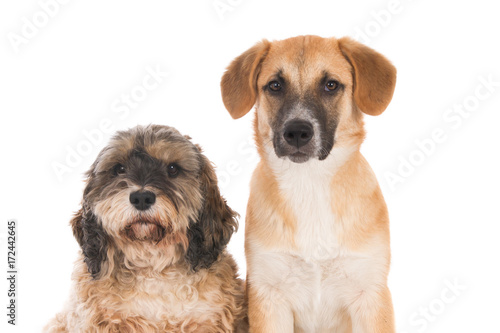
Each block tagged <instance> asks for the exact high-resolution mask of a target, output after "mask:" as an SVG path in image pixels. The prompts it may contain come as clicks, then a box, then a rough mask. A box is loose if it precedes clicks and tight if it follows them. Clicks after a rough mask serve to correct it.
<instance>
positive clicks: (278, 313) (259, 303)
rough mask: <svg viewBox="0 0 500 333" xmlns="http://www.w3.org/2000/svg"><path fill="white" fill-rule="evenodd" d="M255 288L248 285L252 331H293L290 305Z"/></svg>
mask: <svg viewBox="0 0 500 333" xmlns="http://www.w3.org/2000/svg"><path fill="white" fill-rule="evenodd" d="M255 289H256V288H255V287H252V286H250V285H249V284H248V285H247V292H248V319H249V323H250V333H293V330H294V323H293V313H292V311H291V309H290V307H289V306H288V305H286V304H285V303H284V302H277V301H276V300H274V301H273V299H272V298H267V297H266V296H264V295H263V293H258V292H257V291H256V290H255ZM267 296H272V295H267Z"/></svg>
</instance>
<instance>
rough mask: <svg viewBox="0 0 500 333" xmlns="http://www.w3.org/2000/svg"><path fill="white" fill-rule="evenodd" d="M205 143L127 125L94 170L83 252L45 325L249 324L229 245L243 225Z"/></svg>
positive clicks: (76, 227) (78, 226)
mask: <svg viewBox="0 0 500 333" xmlns="http://www.w3.org/2000/svg"><path fill="white" fill-rule="evenodd" d="M235 215H236V214H235V213H234V212H233V211H232V210H231V209H230V208H229V207H228V206H227V205H226V202H225V200H224V199H223V198H222V197H221V196H220V194H219V190H218V188H217V180H216V176H215V173H214V170H213V168H212V166H211V164H210V162H209V161H208V159H206V157H205V156H203V154H201V152H200V150H199V148H197V147H196V146H195V145H193V144H192V143H191V142H190V141H189V140H188V139H187V138H186V137H183V136H182V135H180V134H179V132H177V131H176V130H175V129H173V128H169V127H165V126H148V127H137V128H135V129H132V130H130V131H128V132H119V133H118V134H117V136H115V137H114V138H113V140H112V142H111V144H110V145H109V146H108V147H106V148H105V149H104V150H103V151H102V152H101V153H100V155H99V157H98V159H97V161H96V162H95V163H94V164H93V166H92V168H91V170H90V171H89V172H88V181H87V186H86V189H85V192H84V198H83V202H82V209H81V210H80V211H79V212H78V213H77V214H76V216H75V218H74V219H73V220H72V222H71V224H72V227H73V232H74V235H75V237H76V238H77V240H78V242H79V244H80V246H81V248H82V256H81V258H80V259H79V260H78V261H77V263H76V265H75V270H74V273H73V280H74V288H73V290H72V295H71V297H70V300H69V302H68V304H67V306H66V310H65V311H63V312H62V313H60V314H58V315H57V316H56V317H55V318H54V319H53V320H52V321H51V322H50V323H49V324H48V325H47V326H46V328H45V330H46V331H47V332H72V333H76V332H214V333H220V332H233V331H238V330H237V329H242V330H244V323H243V320H244V307H243V284H242V281H241V280H239V279H238V278H237V268H236V264H235V262H234V260H233V259H232V257H231V256H230V255H229V254H228V253H227V252H226V251H225V246H226V244H227V242H228V241H229V239H230V237H231V234H232V232H233V231H234V229H235V228H236V226H237V223H236V220H235Z"/></svg>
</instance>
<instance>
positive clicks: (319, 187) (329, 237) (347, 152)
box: [269, 148, 355, 261]
mask: <svg viewBox="0 0 500 333" xmlns="http://www.w3.org/2000/svg"><path fill="white" fill-rule="evenodd" d="M354 151H355V148H334V149H333V150H332V152H331V154H330V155H329V156H328V158H327V159H325V160H324V161H319V160H317V159H313V160H310V161H308V162H306V163H302V164H297V163H293V162H291V161H289V160H283V159H278V158H277V157H276V155H274V153H271V152H270V154H269V157H270V161H271V168H272V169H273V172H274V175H275V177H276V179H277V181H278V186H279V189H280V195H281V196H282V197H283V198H284V199H285V201H286V202H287V203H288V206H289V207H291V209H292V212H293V215H294V217H295V222H296V233H295V234H296V237H295V240H296V245H297V248H298V253H297V255H299V256H300V257H302V258H304V259H305V260H308V261H309V260H312V261H315V260H319V261H322V260H326V259H333V258H335V257H337V256H338V254H339V253H338V252H339V247H338V240H337V237H336V223H335V216H334V212H333V210H332V203H333V202H332V187H331V182H332V178H333V176H334V175H335V173H336V172H337V170H338V169H339V168H340V167H341V166H342V165H343V164H344V163H345V162H346V161H347V159H348V158H349V157H350V156H351V154H352V153H353V152H354Z"/></svg>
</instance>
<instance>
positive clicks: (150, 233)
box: [123, 218, 168, 243]
mask: <svg viewBox="0 0 500 333" xmlns="http://www.w3.org/2000/svg"><path fill="white" fill-rule="evenodd" d="M167 231H168V230H167V228H166V227H165V226H164V225H163V224H162V223H161V222H160V221H157V220H154V219H148V218H139V219H136V220H134V221H132V222H131V223H129V224H128V225H127V226H126V227H125V228H124V229H123V233H124V234H125V235H126V236H127V237H128V238H129V239H130V240H133V241H152V242H156V243H158V242H160V241H161V240H162V239H163V238H165V236H166V234H167Z"/></svg>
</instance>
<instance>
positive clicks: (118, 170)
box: [113, 164, 127, 175]
mask: <svg viewBox="0 0 500 333" xmlns="http://www.w3.org/2000/svg"><path fill="white" fill-rule="evenodd" d="M125 171H127V170H125V167H124V166H123V165H121V164H117V165H115V166H114V168H113V173H114V174H115V175H123V174H124V173H125Z"/></svg>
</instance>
